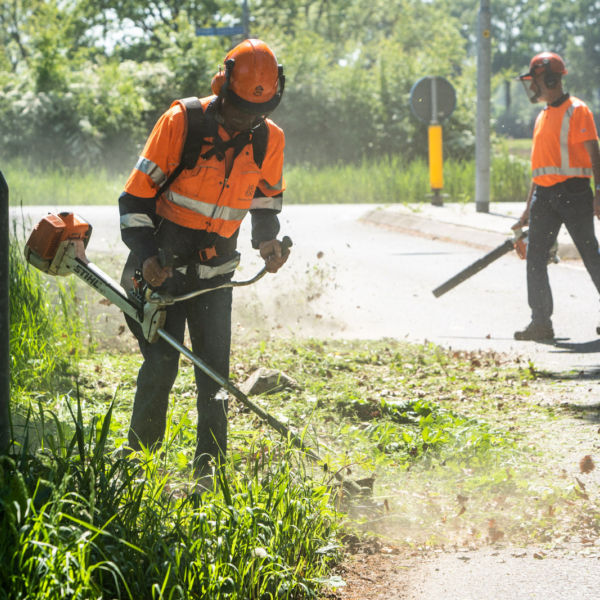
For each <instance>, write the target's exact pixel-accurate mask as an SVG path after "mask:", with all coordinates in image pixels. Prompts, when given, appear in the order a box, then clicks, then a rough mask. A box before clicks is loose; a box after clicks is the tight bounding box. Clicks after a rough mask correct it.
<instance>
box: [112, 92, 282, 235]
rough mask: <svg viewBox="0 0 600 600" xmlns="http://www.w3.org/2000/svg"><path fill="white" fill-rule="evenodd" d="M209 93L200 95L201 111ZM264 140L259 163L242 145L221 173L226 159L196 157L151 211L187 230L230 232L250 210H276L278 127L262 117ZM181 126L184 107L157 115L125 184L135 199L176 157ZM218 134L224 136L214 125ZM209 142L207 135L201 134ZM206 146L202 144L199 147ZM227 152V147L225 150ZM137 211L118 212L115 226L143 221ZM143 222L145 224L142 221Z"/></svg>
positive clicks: (150, 193) (150, 192)
mask: <svg viewBox="0 0 600 600" xmlns="http://www.w3.org/2000/svg"><path fill="white" fill-rule="evenodd" d="M214 100H215V96H211V97H208V98H202V99H201V100H200V102H201V104H202V106H203V108H204V110H206V108H207V107H208V105H209V104H210V102H212V101H214ZM266 122H267V125H268V127H269V139H268V145H267V151H266V154H265V158H264V161H263V164H262V167H261V168H259V167H258V165H257V164H256V163H255V162H254V159H253V148H252V144H248V145H247V146H246V147H244V148H243V149H242V150H241V152H240V153H239V155H238V156H237V157H236V158H235V159H234V160H233V164H232V165H231V172H230V173H229V174H227V173H226V165H227V163H228V162H229V161H228V160H221V161H219V160H218V158H217V157H216V156H212V157H210V158H209V159H207V160H205V159H203V158H201V157H200V158H199V159H198V162H197V163H196V167H195V168H194V169H189V170H184V171H183V172H182V173H181V175H179V177H178V178H177V179H176V180H175V181H174V182H173V183H172V184H171V187H170V188H169V189H168V190H167V191H166V192H165V193H164V194H163V195H162V196H161V197H160V198H159V199H158V201H157V203H156V214H157V215H159V216H160V217H163V218H165V219H167V220H169V221H171V222H173V223H176V224H178V225H182V226H183V227H188V228H190V229H197V230H205V231H208V232H214V233H216V234H218V235H219V236H221V237H225V238H229V237H231V236H232V235H233V234H234V233H235V232H236V231H237V230H238V228H239V226H240V224H241V222H242V219H243V218H244V217H245V215H246V213H247V212H248V211H249V210H250V209H255V208H269V209H275V210H277V211H280V210H281V202H282V199H281V193H282V192H283V190H284V189H285V181H284V178H283V174H282V172H283V148H284V144H285V141H284V135H283V131H282V130H281V129H279V127H277V125H275V124H274V123H273V122H272V121H270V120H268V119H267V121H266ZM186 131H187V115H186V111H185V107H184V106H183V105H182V104H181V103H179V102H178V101H177V102H174V103H173V105H172V106H171V108H170V109H169V110H168V111H167V112H166V113H165V114H164V115H163V116H162V117H161V118H160V120H159V121H158V123H157V124H156V126H155V127H154V130H153V131H152V133H151V135H150V137H149V138H148V141H147V143H146V146H145V147H144V150H143V152H142V156H140V158H139V160H138V161H137V163H136V165H135V168H134V170H133V172H132V173H131V175H130V177H129V180H128V181H127V184H126V186H125V191H126V192H127V193H129V194H131V195H132V196H137V197H139V198H149V199H151V198H153V197H154V195H155V194H156V192H157V191H158V189H159V188H160V186H161V184H162V183H163V182H164V181H165V180H166V179H167V177H168V176H169V174H170V173H171V172H172V171H173V170H174V169H175V168H176V167H177V165H178V164H179V162H180V155H181V151H182V148H183V142H184V140H185V135H186ZM218 131H219V136H220V137H221V139H222V140H224V141H227V140H229V139H230V138H229V136H228V134H227V133H226V131H225V130H224V129H223V128H222V127H221V126H220V125H219V128H218ZM207 140H208V141H212V138H207ZM211 147H212V146H211V145H210V144H206V145H204V146H203V147H202V152H201V154H203V153H204V152H206V151H207V150H209V149H210V148H211ZM230 152H233V150H231V151H230ZM144 221H145V219H144V217H143V216H142V215H139V216H136V215H135V214H130V215H123V216H122V218H121V228H127V227H136V226H137V227H139V226H143V225H142V222H144ZM148 226H149V224H148Z"/></svg>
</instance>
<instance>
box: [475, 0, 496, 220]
mask: <svg viewBox="0 0 600 600" xmlns="http://www.w3.org/2000/svg"><path fill="white" fill-rule="evenodd" d="M491 20H492V15H491V11H490V0H481V4H480V6H479V14H478V18H477V123H476V127H477V133H476V148H475V151H476V159H475V171H476V175H475V206H476V209H477V212H484V213H487V212H490V116H491V95H492V80H491V78H492V76H491V73H492V39H491V32H490V27H491Z"/></svg>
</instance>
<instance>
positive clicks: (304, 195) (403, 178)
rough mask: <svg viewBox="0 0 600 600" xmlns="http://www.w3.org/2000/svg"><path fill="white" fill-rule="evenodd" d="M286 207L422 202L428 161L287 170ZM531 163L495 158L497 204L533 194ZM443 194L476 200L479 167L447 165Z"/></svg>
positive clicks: (426, 189) (395, 159) (390, 160)
mask: <svg viewBox="0 0 600 600" xmlns="http://www.w3.org/2000/svg"><path fill="white" fill-rule="evenodd" d="M286 181H287V191H286V193H285V202H286V203H287V204H321V203H342V204H346V203H349V204H358V203H367V204H370V203H383V204H388V203H397V202H423V201H426V200H427V198H428V194H431V189H430V187H429V167H428V165H427V163H426V162H424V161H420V160H415V161H412V162H405V161H403V159H402V158H400V157H392V158H388V159H383V160H380V161H378V162H369V161H364V162H363V163H362V164H361V165H359V166H355V165H340V166H337V167H328V168H325V169H316V168H305V169H301V168H298V167H296V168H292V169H290V170H289V171H286ZM529 182H530V173H529V165H528V162H527V161H526V160H524V159H521V158H517V157H515V156H512V155H510V154H508V153H502V154H500V155H498V156H495V157H494V158H493V160H492V168H491V189H492V198H491V199H492V200H493V201H495V202H515V201H521V200H524V198H525V197H526V195H527V191H528V189H529ZM443 193H444V194H448V196H449V198H448V200H449V201H451V202H470V201H472V200H473V199H474V196H475V163H474V162H473V161H465V162H457V161H447V162H446V163H445V164H444V189H443Z"/></svg>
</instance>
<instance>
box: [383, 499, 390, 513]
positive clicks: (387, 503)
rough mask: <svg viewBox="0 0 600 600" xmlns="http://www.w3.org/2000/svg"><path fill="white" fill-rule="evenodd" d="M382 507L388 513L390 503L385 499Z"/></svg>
mask: <svg viewBox="0 0 600 600" xmlns="http://www.w3.org/2000/svg"><path fill="white" fill-rule="evenodd" d="M383 506H385V510H387V511H388V512H390V503H389V502H388V501H387V498H386V499H385V500H384V501H383Z"/></svg>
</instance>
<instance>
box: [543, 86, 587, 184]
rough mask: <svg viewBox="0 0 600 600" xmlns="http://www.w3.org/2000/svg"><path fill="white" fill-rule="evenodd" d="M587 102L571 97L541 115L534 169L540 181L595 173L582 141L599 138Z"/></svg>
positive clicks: (563, 179) (555, 180) (557, 180)
mask: <svg viewBox="0 0 600 600" xmlns="http://www.w3.org/2000/svg"><path fill="white" fill-rule="evenodd" d="M597 138H598V135H597V133H596V126H595V124H594V118H593V115H592V112H591V111H590V109H589V108H588V107H587V106H586V105H585V103H584V102H582V101H581V100H578V99H577V98H574V97H572V96H571V97H568V98H567V99H566V100H565V101H564V102H562V103H561V104H560V105H559V106H552V105H548V106H547V107H546V108H544V110H543V111H542V112H541V113H540V114H539V115H538V118H537V119H536V122H535V130H534V133H533V146H532V149H531V170H532V178H533V181H534V182H535V183H536V184H537V185H542V186H551V185H555V184H556V183H560V182H561V181H565V180H566V179H568V178H570V177H592V175H593V173H592V161H591V159H590V156H589V154H588V152H587V150H586V149H585V146H584V145H583V142H585V141H588V140H594V139H597Z"/></svg>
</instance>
